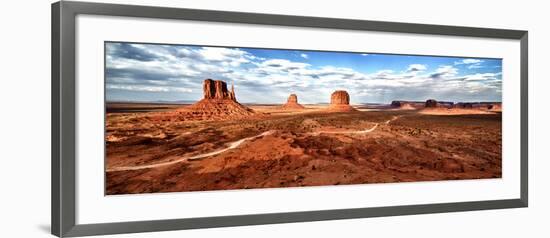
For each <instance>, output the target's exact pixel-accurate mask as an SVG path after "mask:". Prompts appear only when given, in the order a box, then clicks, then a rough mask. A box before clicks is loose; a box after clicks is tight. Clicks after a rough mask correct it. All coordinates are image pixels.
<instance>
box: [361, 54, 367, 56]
mask: <svg viewBox="0 0 550 238" xmlns="http://www.w3.org/2000/svg"><path fill="white" fill-rule="evenodd" d="M361 55H362V56H367V55H369V54H361Z"/></svg>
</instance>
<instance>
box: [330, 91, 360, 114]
mask: <svg viewBox="0 0 550 238" xmlns="http://www.w3.org/2000/svg"><path fill="white" fill-rule="evenodd" d="M329 109H330V110H331V111H340V112H350V111H355V108H353V107H352V106H350V105H349V94H348V92H346V91H344V90H336V91H334V92H333V93H332V94H331V95H330V107H329Z"/></svg>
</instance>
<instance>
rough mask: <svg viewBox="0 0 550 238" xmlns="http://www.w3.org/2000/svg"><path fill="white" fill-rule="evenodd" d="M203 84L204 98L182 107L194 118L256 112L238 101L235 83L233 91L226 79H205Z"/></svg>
mask: <svg viewBox="0 0 550 238" xmlns="http://www.w3.org/2000/svg"><path fill="white" fill-rule="evenodd" d="M202 86H203V87H202V89H203V95H204V97H203V99H201V100H200V101H198V102H196V103H195V104H193V105H190V106H187V107H184V108H182V109H180V111H182V112H186V113H187V114H188V115H190V116H191V117H192V119H202V120H218V119H236V118H242V117H247V116H250V115H253V114H255V112H254V111H253V110H252V109H250V108H248V107H246V106H244V105H242V104H240V103H239V102H237V98H236V97H235V89H234V87H233V85H232V86H231V91H228V90H227V84H226V83H225V82H224V81H221V80H212V79H205V80H204V82H203V84H202Z"/></svg>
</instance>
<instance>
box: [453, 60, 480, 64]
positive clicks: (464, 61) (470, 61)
mask: <svg viewBox="0 0 550 238" xmlns="http://www.w3.org/2000/svg"><path fill="white" fill-rule="evenodd" d="M482 62H483V60H479V59H463V60H460V61H456V62H455V65H460V64H479V63H482Z"/></svg>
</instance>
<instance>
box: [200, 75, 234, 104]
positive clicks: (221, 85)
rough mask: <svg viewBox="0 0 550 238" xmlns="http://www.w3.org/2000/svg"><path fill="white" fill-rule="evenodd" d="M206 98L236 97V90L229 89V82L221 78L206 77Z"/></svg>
mask: <svg viewBox="0 0 550 238" xmlns="http://www.w3.org/2000/svg"><path fill="white" fill-rule="evenodd" d="M202 89H203V94H204V99H231V100H236V99H235V91H234V90H233V88H231V92H229V91H228V90H227V84H226V83H225V82H224V81H221V80H212V79H206V80H204V82H203V84H202Z"/></svg>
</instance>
